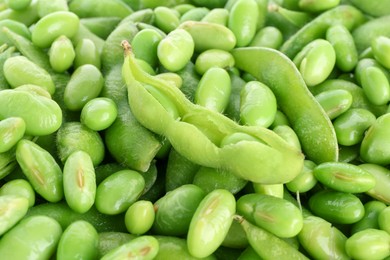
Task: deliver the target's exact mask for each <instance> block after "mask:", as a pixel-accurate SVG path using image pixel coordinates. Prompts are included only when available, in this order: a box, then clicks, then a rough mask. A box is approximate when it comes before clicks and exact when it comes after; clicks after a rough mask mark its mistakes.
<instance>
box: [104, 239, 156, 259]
mask: <svg viewBox="0 0 390 260" xmlns="http://www.w3.org/2000/svg"><path fill="white" fill-rule="evenodd" d="M158 250H159V244H158V241H157V239H156V238H154V237H152V236H140V237H137V238H134V239H132V240H131V241H130V242H127V243H125V244H123V245H121V246H119V247H117V248H114V249H112V250H111V251H109V252H108V253H107V254H106V255H104V256H103V257H102V258H101V260H116V259H126V258H128V256H131V257H132V258H134V259H142V260H152V259H154V258H155V257H156V255H157V253H158Z"/></svg>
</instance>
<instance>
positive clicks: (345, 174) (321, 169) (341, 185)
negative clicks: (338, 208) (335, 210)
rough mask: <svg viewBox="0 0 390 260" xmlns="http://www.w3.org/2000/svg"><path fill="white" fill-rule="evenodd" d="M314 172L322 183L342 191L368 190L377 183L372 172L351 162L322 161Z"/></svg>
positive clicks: (356, 191) (357, 191)
mask: <svg viewBox="0 0 390 260" xmlns="http://www.w3.org/2000/svg"><path fill="white" fill-rule="evenodd" d="M313 174H314V176H315V177H316V179H317V180H318V181H319V182H321V183H322V184H324V185H326V186H327V187H329V188H331V189H333V190H337V191H342V192H349V193H361V192H366V191H369V190H370V189H372V188H374V187H375V183H376V180H375V178H374V176H372V174H371V173H369V172H368V171H365V170H363V169H362V168H360V167H359V166H356V165H354V164H350V163H341V162H326V163H322V164H320V165H318V166H316V167H315V168H314V169H313Z"/></svg>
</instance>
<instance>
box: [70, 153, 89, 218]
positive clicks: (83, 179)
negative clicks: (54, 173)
mask: <svg viewBox="0 0 390 260" xmlns="http://www.w3.org/2000/svg"><path fill="white" fill-rule="evenodd" d="M63 175H64V180H63V183H64V195H65V200H66V203H68V205H69V207H70V208H71V209H72V210H74V211H75V212H79V213H85V212H87V211H88V210H89V209H90V208H91V207H92V205H93V204H94V202H95V195H96V180H95V179H96V177H95V169H94V166H93V163H92V160H91V157H90V156H89V154H88V153H86V152H84V151H81V150H80V151H76V152H73V153H71V154H70V155H69V156H68V158H67V159H66V161H65V164H64V170H63Z"/></svg>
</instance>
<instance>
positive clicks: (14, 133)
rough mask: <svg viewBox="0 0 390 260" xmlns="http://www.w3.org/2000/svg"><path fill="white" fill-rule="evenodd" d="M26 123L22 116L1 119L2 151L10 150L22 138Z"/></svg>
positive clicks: (0, 137) (0, 146)
mask: <svg viewBox="0 0 390 260" xmlns="http://www.w3.org/2000/svg"><path fill="white" fill-rule="evenodd" d="M25 131H26V123H25V122H24V120H23V118H20V117H8V118H5V119H3V120H1V121H0V153H4V152H7V151H9V150H10V149H11V148H12V147H14V146H15V145H16V143H17V142H18V141H19V140H20V139H22V137H23V136H24V133H25Z"/></svg>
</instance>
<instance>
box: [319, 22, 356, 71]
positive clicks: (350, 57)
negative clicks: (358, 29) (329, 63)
mask: <svg viewBox="0 0 390 260" xmlns="http://www.w3.org/2000/svg"><path fill="white" fill-rule="evenodd" d="M326 40H327V41H329V42H330V43H331V44H332V46H333V49H334V51H335V53H336V66H337V67H338V68H339V69H341V70H342V71H351V70H353V69H354V68H355V66H356V64H357V62H358V52H357V49H356V46H355V42H354V41H353V37H352V34H351V32H350V31H349V30H348V29H347V28H346V27H345V26H343V25H341V24H339V25H334V26H331V27H329V29H328V30H327V31H326Z"/></svg>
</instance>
